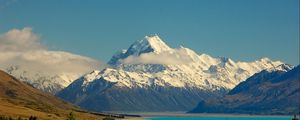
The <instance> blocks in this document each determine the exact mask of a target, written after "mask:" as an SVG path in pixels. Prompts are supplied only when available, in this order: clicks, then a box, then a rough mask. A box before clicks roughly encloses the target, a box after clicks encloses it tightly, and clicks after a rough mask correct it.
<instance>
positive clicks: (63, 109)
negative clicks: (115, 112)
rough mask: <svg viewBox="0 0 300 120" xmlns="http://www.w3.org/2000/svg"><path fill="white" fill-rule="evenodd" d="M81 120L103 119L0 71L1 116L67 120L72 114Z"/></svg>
mask: <svg viewBox="0 0 300 120" xmlns="http://www.w3.org/2000/svg"><path fill="white" fill-rule="evenodd" d="M72 111H73V113H74V114H75V117H76V118H77V119H79V120H85V119H86V120H95V119H102V118H103V117H102V116H96V115H92V114H89V113H84V112H79V111H80V109H79V108H77V107H75V106H73V105H71V104H69V103H66V102H64V101H62V100H60V99H58V98H56V97H55V96H53V95H50V94H47V93H44V92H41V91H39V90H37V89H35V88H33V87H31V86H29V85H27V84H25V83H23V82H21V81H19V80H17V79H16V78H14V77H13V76H11V75H8V74H7V73H5V72H3V71H1V70H0V115H5V116H11V117H13V118H17V117H24V118H28V117H29V116H31V115H33V116H37V117H38V119H39V120H54V119H55V120H65V119H66V118H67V116H68V114H69V113H70V112H72Z"/></svg>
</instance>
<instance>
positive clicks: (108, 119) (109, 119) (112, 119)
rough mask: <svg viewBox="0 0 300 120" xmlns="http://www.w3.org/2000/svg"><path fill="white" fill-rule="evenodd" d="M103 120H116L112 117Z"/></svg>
mask: <svg viewBox="0 0 300 120" xmlns="http://www.w3.org/2000/svg"><path fill="white" fill-rule="evenodd" d="M102 120H115V118H112V117H106V118H103V119H102Z"/></svg>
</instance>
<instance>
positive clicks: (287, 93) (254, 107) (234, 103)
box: [190, 64, 300, 114]
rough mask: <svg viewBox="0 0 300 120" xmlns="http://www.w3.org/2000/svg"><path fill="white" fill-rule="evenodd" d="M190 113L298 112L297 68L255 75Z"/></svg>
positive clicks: (299, 69) (299, 73) (299, 75)
mask: <svg viewBox="0 0 300 120" xmlns="http://www.w3.org/2000/svg"><path fill="white" fill-rule="evenodd" d="M190 112H192V113H246V114H293V113H294V112H295V113H299V112H300V65H298V66H297V67H295V68H293V67H292V66H290V65H286V64H283V65H280V66H278V67H276V68H272V69H266V70H263V71H261V72H260V73H256V74H254V75H253V76H251V77H250V78H248V79H247V80H246V81H244V82H242V83H240V84H239V85H237V86H236V87H235V88H234V89H232V90H231V91H230V92H229V93H228V94H227V95H225V96H224V97H220V98H213V99H207V100H203V101H201V102H200V103H199V104H198V106H197V107H196V108H194V109H193V110H192V111H190Z"/></svg>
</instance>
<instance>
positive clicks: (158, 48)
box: [127, 35, 171, 56]
mask: <svg viewBox="0 0 300 120" xmlns="http://www.w3.org/2000/svg"><path fill="white" fill-rule="evenodd" d="M168 50H171V48H170V47H169V46H168V45H167V44H166V43H165V42H164V41H162V40H161V39H160V37H159V36H158V35H154V36H145V38H144V39H142V40H139V41H136V42H135V43H133V44H132V45H131V46H130V48H129V49H128V50H127V51H130V52H132V53H131V55H135V56H138V55H140V54H142V53H148V52H154V53H160V52H163V51H168Z"/></svg>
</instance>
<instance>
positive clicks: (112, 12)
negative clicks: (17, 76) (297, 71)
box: [0, 0, 299, 65]
mask: <svg viewBox="0 0 300 120" xmlns="http://www.w3.org/2000/svg"><path fill="white" fill-rule="evenodd" d="M24 27H32V28H33V31H34V32H35V33H37V34H39V35H40V36H41V38H42V42H43V44H45V45H46V46H48V47H49V48H50V49H52V50H63V51H69V52H73V53H77V54H80V55H85V56H89V57H92V58H95V59H98V60H101V61H108V60H109V59H110V57H111V56H112V55H113V54H114V53H115V52H116V51H118V50H120V49H123V48H128V47H129V45H130V44H131V43H133V42H134V41H136V40H140V39H142V38H143V37H144V36H145V35H151V34H159V35H160V36H161V38H162V39H164V41H165V42H166V43H167V44H169V45H170V46H171V47H179V45H183V46H185V47H188V48H191V49H193V50H195V51H196V52H197V53H206V54H209V55H212V56H215V57H216V56H224V57H229V58H232V59H233V60H235V61H252V60H255V59H259V58H261V57H269V58H271V59H274V60H281V61H284V62H287V63H290V64H294V65H296V64H299V0H126V1H125V0H88V1H83V0H81V1H79V0H72V1H71V0H48V1H46V0H0V33H5V32H7V31H9V30H10V29H12V28H19V29H21V28H24Z"/></svg>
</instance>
